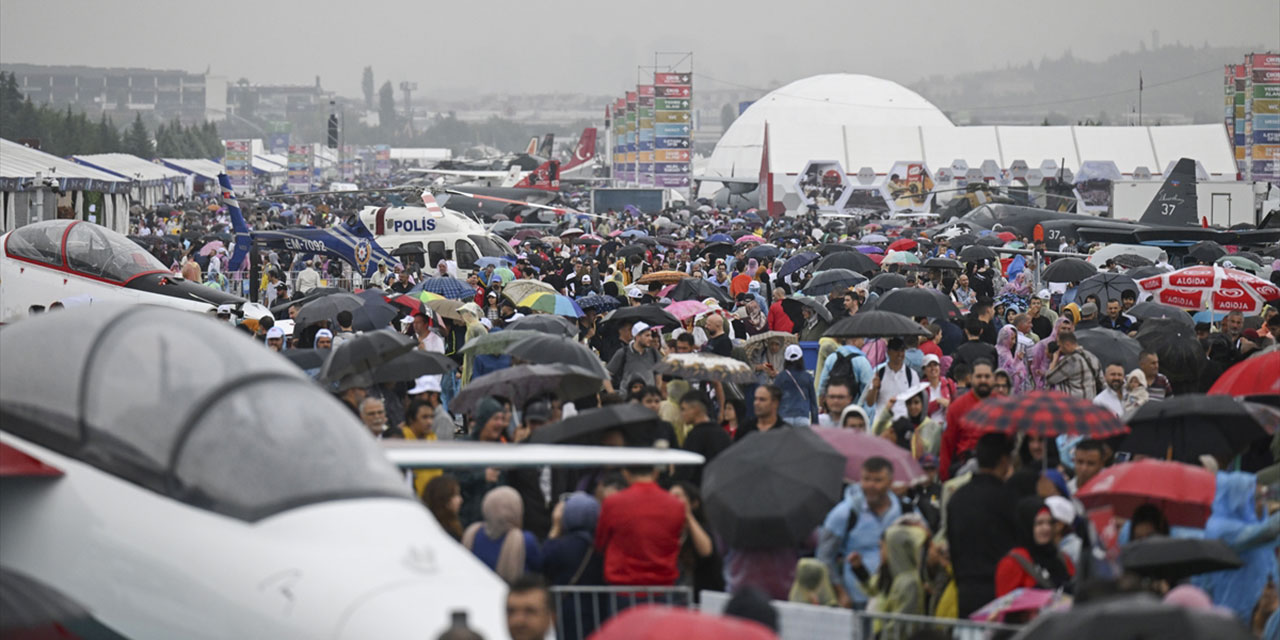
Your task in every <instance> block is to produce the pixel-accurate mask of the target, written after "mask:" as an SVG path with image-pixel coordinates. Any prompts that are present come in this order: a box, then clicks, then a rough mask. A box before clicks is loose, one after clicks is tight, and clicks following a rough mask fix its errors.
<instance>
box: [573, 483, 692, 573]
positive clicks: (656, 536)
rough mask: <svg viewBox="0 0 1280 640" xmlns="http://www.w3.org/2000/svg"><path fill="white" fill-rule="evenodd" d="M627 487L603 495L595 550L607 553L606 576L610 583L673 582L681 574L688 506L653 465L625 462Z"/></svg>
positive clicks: (605, 554)
mask: <svg viewBox="0 0 1280 640" xmlns="http://www.w3.org/2000/svg"><path fill="white" fill-rule="evenodd" d="M622 477H623V479H625V480H626V481H627V484H628V485H629V486H628V487H627V488H626V489H624V490H622V491H619V492H618V493H615V494H613V495H611V496H609V497H608V498H605V499H604V504H603V505H601V507H600V519H599V521H598V523H597V524H596V540H595V543H596V549H598V550H599V551H600V552H602V553H603V554H604V579H605V582H608V583H609V584H612V585H646V586H671V585H674V584H675V583H676V579H677V578H679V577H680V569H679V566H678V565H677V558H678V557H679V555H680V536H681V535H682V534H683V533H684V526H685V507H684V503H683V502H680V499H679V498H676V497H675V496H672V495H671V494H670V493H668V492H666V491H664V490H663V489H662V487H659V486H658V485H657V483H656V482H654V480H655V479H656V477H657V474H656V472H655V471H654V468H653V467H626V468H624V469H623V470H622Z"/></svg>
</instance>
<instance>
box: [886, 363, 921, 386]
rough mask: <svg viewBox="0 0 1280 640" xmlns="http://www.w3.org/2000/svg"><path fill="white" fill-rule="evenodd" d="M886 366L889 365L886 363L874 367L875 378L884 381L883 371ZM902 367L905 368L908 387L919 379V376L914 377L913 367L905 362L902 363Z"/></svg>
mask: <svg viewBox="0 0 1280 640" xmlns="http://www.w3.org/2000/svg"><path fill="white" fill-rule="evenodd" d="M888 368H889V366H888V364H887V363H886V364H882V365H880V366H878V367H876V379H877V380H879V381H880V382H884V372H885V370H886V369H888ZM903 368H904V369H906V370H907V386H908V387H910V386H912V385H914V384H915V383H917V382H919V381H920V380H919V378H917V377H916V371H915V369H912V368H911V367H909V366H907V365H906V364H904V365H903Z"/></svg>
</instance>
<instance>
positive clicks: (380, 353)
mask: <svg viewBox="0 0 1280 640" xmlns="http://www.w3.org/2000/svg"><path fill="white" fill-rule="evenodd" d="M416 346H418V341H417V340H415V339H413V338H412V337H410V336H406V335H404V334H402V333H396V332H395V331H392V330H391V329H382V330H379V331H369V332H366V333H362V334H360V335H358V336H356V337H354V338H351V339H350V340H347V341H345V342H343V343H342V344H340V345H338V348H336V349H334V350H333V353H331V354H329V358H328V359H327V360H325V362H324V366H323V367H321V368H320V375H319V376H318V378H317V379H318V380H320V382H324V383H328V382H336V381H339V380H341V379H343V378H346V377H348V376H352V375H355V374H361V373H367V372H369V371H372V370H374V369H375V368H377V367H378V366H379V365H381V364H383V363H384V362H387V361H389V360H391V359H393V358H395V357H396V356H398V355H401V354H403V353H408V352H409V351H410V350H412V349H413V348H414V347H416Z"/></svg>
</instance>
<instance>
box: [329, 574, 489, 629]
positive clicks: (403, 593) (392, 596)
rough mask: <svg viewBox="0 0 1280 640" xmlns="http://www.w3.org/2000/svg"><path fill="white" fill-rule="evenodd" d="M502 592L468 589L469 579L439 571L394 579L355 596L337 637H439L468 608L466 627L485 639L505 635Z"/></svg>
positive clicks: (340, 625)
mask: <svg viewBox="0 0 1280 640" xmlns="http://www.w3.org/2000/svg"><path fill="white" fill-rule="evenodd" d="M495 579H496V576H495ZM486 586H488V585H487V581H486ZM497 591H500V590H495V589H487V588H486V589H480V588H475V589H473V588H469V586H468V583H467V581H466V580H452V579H449V578H447V577H445V576H440V575H436V576H433V577H431V578H430V579H427V580H405V581H400V582H393V583H389V584H386V585H383V586H381V587H378V588H375V589H371V590H370V591H368V592H366V593H365V594H364V595H362V596H360V597H358V598H356V600H355V602H354V603H353V604H352V605H351V606H350V607H348V609H347V611H346V612H345V614H344V615H343V617H342V621H341V623H340V624H339V629H338V633H337V634H336V635H335V636H334V637H335V638H342V639H344V640H367V639H368V638H403V637H409V636H412V637H417V638H435V637H439V636H440V634H442V633H444V631H445V630H446V629H448V628H449V625H450V624H451V623H452V615H453V613H454V612H456V611H465V612H466V614H467V626H469V627H470V628H471V629H472V630H473V631H475V632H477V633H479V634H480V635H481V636H482V637H485V638H505V637H506V636H507V625H506V619H505V617H504V613H503V610H502V607H503V606H504V602H503V599H502V593H495V592H497Z"/></svg>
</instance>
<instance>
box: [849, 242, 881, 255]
mask: <svg viewBox="0 0 1280 640" xmlns="http://www.w3.org/2000/svg"><path fill="white" fill-rule="evenodd" d="M854 249H857V250H858V251H860V252H862V253H881V254H882V253H884V249H881V248H880V247H877V246H873V245H869V244H860V245H856V246H855V247H854Z"/></svg>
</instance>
